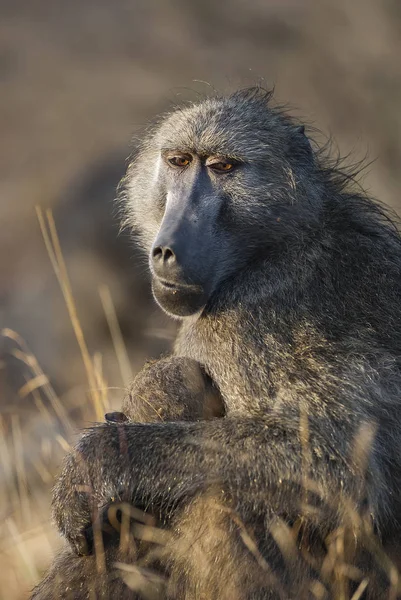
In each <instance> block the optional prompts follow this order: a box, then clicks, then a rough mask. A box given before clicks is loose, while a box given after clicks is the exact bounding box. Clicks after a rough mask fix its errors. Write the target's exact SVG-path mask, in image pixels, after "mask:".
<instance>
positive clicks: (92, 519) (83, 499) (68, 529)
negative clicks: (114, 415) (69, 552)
mask: <svg viewBox="0 0 401 600" xmlns="http://www.w3.org/2000/svg"><path fill="white" fill-rule="evenodd" d="M106 427H107V429H109V428H111V429H113V430H114V429H117V428H118V425H114V424H113V425H109V426H106ZM102 433H104V428H103V427H96V428H94V429H92V430H90V431H89V432H87V433H86V434H85V435H84V436H83V437H82V439H81V440H80V441H79V443H78V444H77V446H76V447H75V448H74V450H73V451H72V452H71V453H70V454H69V455H68V456H67V457H66V459H65V461H64V465H63V469H62V472H61V475H60V477H59V480H58V482H57V484H56V486H55V488H54V491H53V501H52V508H53V518H54V520H55V522H56V524H57V526H58V528H59V530H60V532H61V533H62V534H63V535H64V537H65V538H66V539H67V541H68V542H69V543H70V545H71V546H72V548H73V550H74V551H75V552H76V553H77V554H79V555H83V554H89V553H91V551H92V546H93V530H94V529H95V528H96V525H98V524H100V526H101V523H102V521H103V518H102V515H103V514H104V513H105V510H104V509H105V507H107V506H109V505H110V504H111V503H113V502H115V501H119V500H121V495H120V494H119V492H118V490H117V489H116V487H115V485H114V484H113V483H112V482H111V480H110V478H109V477H107V471H108V466H110V470H113V472H114V473H115V472H116V471H117V470H118V467H117V463H118V461H117V456H116V455H115V454H114V453H113V452H112V449H110V448H109V450H108V451H109V452H110V454H111V455H112V456H114V461H115V463H116V464H114V465H104V464H103V465H102V462H106V463H107V459H106V461H102V460H101V458H100V456H99V452H98V451H99V450H100V449H101V448H102V449H103V450H105V452H107V448H106V449H105V444H106V439H105V438H106V437H107V436H106V435H102ZM121 448H122V447H121ZM100 452H101V450H100ZM109 458H110V457H109ZM118 458H119V462H120V465H121V463H123V464H126V463H125V461H124V455H123V453H121V452H120V453H119V456H118ZM111 466H112V467H113V469H111ZM113 479H114V478H113ZM117 481H118V476H117Z"/></svg>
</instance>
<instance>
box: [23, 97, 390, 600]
mask: <svg viewBox="0 0 401 600" xmlns="http://www.w3.org/2000/svg"><path fill="white" fill-rule="evenodd" d="M166 150H168V151H173V152H175V151H181V152H184V153H187V154H190V155H191V156H193V160H192V159H191V160H192V162H191V163H190V165H189V166H188V168H185V169H178V171H177V169H175V170H174V169H172V167H171V165H169V163H168V160H162V159H161V158H160V156H161V152H162V153H163V152H165V151H166ZM210 155H219V156H223V157H227V160H235V161H238V166H237V167H236V168H234V169H233V170H232V171H230V172H228V173H219V174H216V173H213V172H211V170H210V169H209V168H208V167H207V166H206V165H205V160H207V158H208V157H209V156H210ZM170 197H173V200H174V201H173V202H170V204H169V203H167V208H166V198H170ZM125 198H126V202H127V214H128V217H127V222H128V223H129V224H131V225H132V227H133V228H135V229H136V230H137V231H138V232H139V234H140V238H141V241H142V244H143V246H144V248H145V249H146V250H147V252H148V253H149V255H150V261H151V262H152V252H153V251H154V248H155V247H159V246H162V245H163V244H164V246H163V247H167V245H168V243H170V245H171V247H172V248H173V249H174V248H179V249H180V252H179V253H177V260H179V261H181V259H182V262H181V263H180V269H179V270H175V271H174V277H173V276H172V277H173V279H174V278H175V277H177V280H178V284H177V288H174V286H173V287H172V288H171V289H170V292H168V291H167V290H166V289H164V288H163V289H162V292H160V287H157V286H159V282H158V278H157V277H154V280H153V285H154V289H155V295H156V299H157V300H158V302H159V304H160V305H161V306H162V308H164V309H165V310H167V312H169V314H172V315H173V316H175V317H178V318H181V317H182V316H183V315H185V316H184V318H182V325H181V329H180V333H179V335H178V338H177V341H176V344H175V350H174V355H175V357H178V358H180V357H181V358H182V359H185V361H186V360H190V361H195V363H198V364H199V365H201V367H200V368H201V380H200V381H205V382H206V383H205V385H207V386H209V385H210V384H209V379H210V380H211V382H212V383H211V385H212V386H213V387H214V388H215V389H217V390H218V393H219V397H220V398H221V401H222V403H223V405H224V412H225V416H224V417H223V418H211V419H209V420H202V419H201V418H200V417H201V416H202V410H203V409H201V410H199V406H201V407H202V401H199V395H198V391H199V387H198V386H197V385H195V388H196V390H197V391H195V392H190V393H189V395H188V397H189V398H190V400H189V401H188V405H189V406H192V404H191V403H192V402H194V406H195V407H198V408H195V409H194V417H193V418H194V421H193V422H191V421H188V417H187V414H188V411H187V412H186V411H185V408H184V409H183V410H182V412H181V415H183V416H182V417H180V415H179V413H180V410H181V409H180V408H179V399H178V400H177V391H178V392H179V396H181V395H184V396H185V391H184V390H183V385H182V382H183V381H184V380H185V377H184V378H181V380H180V378H179V377H178V378H176V377H175V375H174V376H169V375H166V376H164V375H163V376H162V375H160V377H161V381H162V383H160V382H159V383H158V384H157V385H155V391H153V389H152V387H151V386H152V385H153V384H152V378H150V379H149V378H146V375H144V376H145V379H146V382H147V383H146V385H145V389H148V394H147V395H146V398H147V404H148V401H149V400H150V401H153V400H152V399H153V398H155V400H154V402H155V406H156V411H153V412H154V413H155V414H156V413H157V412H158V411H159V409H160V408H161V406H160V401H161V399H163V402H164V399H165V398H171V404H170V406H171V410H172V412H171V414H172V417H171V418H172V419H179V420H178V421H177V422H172V421H170V422H163V423H161V422H158V420H157V419H152V417H151V416H150V413H152V410H153V409H151V410H150V412H147V411H145V413H146V417H145V418H146V419H148V417H149V420H152V421H155V422H152V423H142V424H140V423H128V424H118V425H103V426H102V425H101V426H99V427H96V428H93V429H91V430H90V431H88V432H87V433H86V434H85V435H84V436H83V437H82V439H81V440H80V442H79V443H78V445H77V448H76V450H75V452H74V453H72V454H70V455H69V456H68V457H67V458H66V460H65V463H64V467H63V471H62V474H61V477H60V479H59V481H58V482H57V484H56V487H55V490H54V499H53V511H54V517H55V520H56V523H57V525H58V527H59V529H60V532H61V533H62V534H63V535H64V536H65V537H66V539H67V540H68V541H69V542H70V544H71V545H72V547H73V548H81V549H82V548H83V546H84V541H85V539H84V537H83V532H84V531H85V529H87V528H88V527H90V525H91V519H92V516H91V515H92V514H93V513H95V514H97V512H98V510H99V507H103V506H108V505H109V504H110V502H111V500H112V499H116V498H117V499H120V500H123V501H127V502H129V503H133V504H138V505H139V506H141V507H143V508H145V509H147V510H150V511H153V513H154V514H156V515H157V516H158V517H160V519H161V523H162V525H163V523H164V526H165V527H167V528H168V529H169V530H170V531H172V532H173V538H172V540H171V543H170V544H169V545H168V548H167V549H166V554H164V555H163V556H162V558H160V557H159V559H160V560H159V563H158V568H159V569H160V571H161V572H163V573H165V572H166V573H167V574H168V579H167V584H166V587H165V588H163V591H162V592H160V593H161V594H162V596H161V597H166V598H176V599H184V598H185V599H186V600H191V599H201V598H202V599H203V598H206V599H209V598H210V599H211V598H219V599H222V600H225V599H227V600H228V599H229V598H240V599H246V600H251V599H252V600H257V599H262V598H263V599H276V598H309V597H311V595H310V593H311V592H310V586H311V585H312V584H311V581H312V580H314V579H316V578H318V577H319V569H318V568H317V572H315V570H314V569H313V568H312V567H311V566H310V565H309V564H307V563H305V561H304V560H303V559H302V557H301V556H296V557H294V556H292V558H291V559H288V561H287V560H284V558H285V556H284V558H283V555H284V554H285V553H284V552H282V548H281V546H280V544H278V545H279V546H280V549H279V548H278V545H277V539H276V537H275V536H274V535H273V533H272V531H273V530H274V527H275V526H276V525H277V523H279V522H280V521H278V518H281V519H283V520H284V521H285V522H287V523H289V524H291V525H293V524H294V522H296V521H297V519H298V518H299V516H300V515H303V523H304V530H305V531H306V532H307V535H306V534H305V535H306V537H308V539H309V550H310V551H312V550H311V548H314V549H315V550H316V555H317V557H318V559H319V560H320V559H321V558H322V554H323V555H324V552H323V551H322V546H320V545H319V543H318V540H320V539H324V538H325V537H326V535H327V534H328V533H329V532H330V531H333V530H334V529H336V528H337V527H338V526H339V525H340V524H342V525H344V526H345V528H346V529H347V530H348V531H349V532H351V533H350V535H351V538H352V539H353V540H354V542H355V540H356V542H355V543H356V552H355V556H354V560H355V564H357V565H358V566H359V567H360V568H362V569H373V567H372V564H371V558H372V557H371V556H370V554H371V549H370V550H366V547H364V542H363V539H364V538H363V535H362V533H361V527H360V526H358V525H356V524H355V523H356V521H355V520H353V519H352V518H351V517H350V515H352V514H358V515H360V514H363V515H364V516H365V517H366V515H368V518H369V520H370V522H371V523H372V526H373V527H374V528H375V530H376V532H377V533H378V535H379V536H380V537H381V540H382V541H383V542H384V543H387V542H391V541H392V540H393V539H397V538H398V537H399V532H400V508H401V502H400V499H399V489H400V478H401V411H400V403H401V401H400V390H401V368H400V367H401V364H400V356H401V354H400V351H401V319H400V306H401V304H400V300H401V240H400V236H399V234H398V232H397V230H396V227H395V225H394V224H393V222H392V221H391V219H390V218H389V217H388V216H387V214H386V212H385V211H384V210H383V209H382V208H381V207H380V206H379V205H378V204H377V203H375V202H373V201H372V200H370V199H369V198H367V197H366V195H365V194H363V193H362V192H361V190H359V189H358V188H357V187H356V186H355V185H354V181H353V178H352V176H350V175H348V174H347V173H345V172H342V171H341V170H340V169H339V168H338V166H336V165H331V164H330V163H329V162H327V161H325V159H324V158H323V157H322V155H321V154H320V153H319V152H318V151H314V150H313V146H312V145H311V143H310V141H309V140H308V138H307V137H306V136H305V134H304V131H303V128H302V126H301V127H300V126H299V125H298V124H296V123H295V122H294V121H293V120H292V119H290V118H289V117H288V116H287V115H286V114H284V112H283V111H280V110H278V109H274V108H272V107H271V105H270V94H269V93H267V92H264V91H263V90H260V89H251V90H245V91H240V92H237V93H235V94H233V95H231V96H229V97H222V98H220V97H216V98H211V99H208V100H205V101H202V102H200V103H199V104H194V105H191V106H188V107H185V108H183V109H182V110H178V111H176V112H174V113H173V114H171V115H169V116H167V117H166V118H165V119H164V120H163V121H162V122H161V124H160V125H158V126H157V127H156V128H155V130H154V131H153V132H151V133H150V135H149V137H148V139H147V140H146V141H145V142H144V145H143V148H142V149H141V151H140V152H139V154H138V156H137V157H136V159H135V160H134V162H133V163H132V164H131V165H130V166H129V169H128V174H127V178H126V182H125ZM171 211H172V212H171ZM174 217H175V221H176V222H174ZM166 223H167V225H166ZM172 223H174V227H173V226H172ZM172 227H173V228H172ZM166 232H167V233H166ZM163 236H164V237H163ZM168 236H170V237H168ZM156 238H157V239H161V240H162V242H160V243H159V242H157V244H159V245H157V244H156V246H155V240H156ZM171 240H172V241H171ZM177 240H178V241H179V243H178V242H177ZM174 244H176V246H174ZM152 270H153V268H152ZM166 273H170V271H168V270H166ZM186 277H187V278H186ZM189 281H190V282H191V284H194V286H195V287H194V289H196V293H195V292H194V294H195V296H194V297H193V296H191V298H190V299H189V300H188V297H187V292H186V290H187V288H186V287H185V286H184V288H182V287H180V286H181V283H182V282H184V284H185V285H187V284H188V282H189ZM174 283H176V281H175V280H174ZM191 311H192V312H191ZM176 360H177V358H174V357H173V358H172V359H171V366H172V369H173V371H172V373H175V374H176V372H177V371H176V370H174V369H177V362H176ZM166 361H167V362H166ZM183 364H184V367H183V371H182V372H183V373H184V374H185V373H186V366H185V365H186V364H187V363H185V362H184V363H183ZM191 364H192V365H193V362H191ZM166 367H168V359H165V360H164V363H161V364H160V371H159V370H158V367H157V364H156V365H154V366H152V367H151V369H155V370H154V373H155V377H154V381H157V379H158V376H159V374H160V373H162V372H164V373H168V368H166ZM191 368H192V367H191ZM179 369H181V367H179ZM151 372H152V371H151ZM203 373H205V374H207V375H204V374H203ZM203 377H206V379H204V380H203V379H202V378H203ZM140 380H141V377H140V378H139V380H138V381H139V382H138V386H139V387H138V389H140V386H141V383H140ZM194 380H196V377H195V378H194ZM177 381H180V383H177ZM191 381H192V378H191ZM166 382H167V383H166ZM148 383H149V387H148ZM202 386H203V383H202V384H201V386H200V388H202ZM160 389H161V390H162V392H161V393H159V392H158V391H157V390H160ZM184 389H185V385H184ZM142 390H143V387H142ZM153 393H154V396H153ZM135 394H136V392H135V386H134V392H133V393H132V395H131V398H134V399H135V398H136V395H135ZM139 395H140V394H139ZM201 396H202V392H201ZM214 397H215V396H214ZM193 398H195V400H193ZM166 405H167V406H169V402H167V404H166ZM184 405H185V401H184ZM130 406H132V404H131V403H130V402H129V401H127V402H126V404H125V410H128V412H129V410H130ZM138 408H139V407H138V406H136V408H134V409H133V413H132V415H130V416H131V417H134V419H135V414H136V412H137V410H138ZM140 410H141V409H140ZM140 410H139V413H140ZM134 413H135V414H134ZM217 414H218V413H214V412H213V411H212V412H211V413H210V412H208V413H207V416H208V417H213V416H214V415H216V416H217ZM165 420H167V421H168V420H169V417H168V415H165ZM373 431H374V433H375V435H374V436H373V435H372V432H373ZM305 432H306V433H305ZM305 439H306V445H305ZM361 440H362V442H363V443H360V442H361ZM368 442H369V443H368ZM361 448H362V450H361ZM305 471H306V472H305ZM305 477H307V479H308V478H309V479H312V480H313V486H312V489H311V490H309V489H307V486H305V481H306V480H305ZM79 485H81V486H82V485H83V486H87V489H88V490H90V493H89V494H88V493H85V492H83V491H77V486H79ZM305 494H307V496H308V503H309V504H310V505H312V508H313V510H310V511H309V512H307V513H305V511H304V508H303V506H302V502H303V500H304V498H305ZM206 510H207V513H205V511H206ZM247 532H248V533H247ZM249 532H250V533H249ZM248 534H249V535H248ZM247 535H248V537H247ZM253 539H254V540H255V544H256V545H255V546H253V545H252V544H253V542H252V541H249V540H253ZM188 541H190V544H188ZM301 542H302V541H300V540H298V542H297V543H298V544H299V545H302V543H301ZM183 548H185V549H186V550H185V552H184V551H183V550H182V549H183ZM111 552H114V551H112V550H110V553H111ZM368 555H369V556H368ZM110 556H111V554H108V558H110ZM287 558H288V557H287ZM128 560H131V561H132V560H133V557H132V556H131V557H129V558H128ZM71 561H73V564H74V567H75V569H76V571H75V574H72V573H71ZM84 561H87V562H86V566H83V565H84V564H85V563H84ZM90 561H91V562H90ZM93 561H94V559H93V557H87V558H76V557H72V555H71V554H68V556H67V557H66V558H64V559H59V561H58V563H56V566H55V567H53V570H52V571H51V573H50V575H49V576H48V578H47V579H46V580H45V582H44V583H43V584H42V587H39V588H38V591H37V592H36V595H34V598H36V599H39V598H40V599H42V598H49V597H51V596H49V590H50V589H51V585H52V584H53V585H54V577H55V574H56V573H58V574H59V575H60V574H61V575H62V574H63V572H65V573H67V579H68V577H71V579H69V580H68V585H69V587H70V588H71V589H72V590H73V595H72V597H73V598H76V599H83V598H89V591H88V589H89V588H90V586H91V585H92V584H90V583H88V581H93V572H94V562H93ZM202 561H203V562H202ZM373 562H374V561H373ZM319 564H321V563H319ZM315 569H316V567H315ZM378 571H379V574H377V573H375V574H374V575H373V571H372V576H371V581H370V583H369V586H368V589H367V592H366V593H367V594H368V596H366V597H370V598H375V599H377V598H380V597H388V587H389V585H390V584H389V580H388V578H387V576H386V574H385V573H382V572H380V569H378ZM376 576H377V579H376V583H375V577H376ZM91 577H92V579H91ZM277 578H278V579H277ZM102 581H103V584H104V590H105V591H104V594H105V595H104V597H105V598H114V597H121V598H123V597H127V598H131V597H134V596H131V595H130V594H129V593H128V591H127V590H126V589H125V588H124V589H125V592H124V593H126V594H127V596H123V595H122V594H123V592H121V589H122V588H121V586H122V583H121V580H117V583H113V581H110V580H109V579H107V583H106V582H105V580H102ZM378 581H379V583H377V582H378ZM79 584H80V585H81V587H80V588H79ZM322 585H324V586H325V587H326V596H324V597H325V598H335V597H336V595H335V594H336V584H335V582H334V583H333V582H332V581H331V579H330V576H328V575H327V576H326V579H324V577H323V579H322ZM113 586H120V587H119V588H117V587H113ZM375 586H378V587H375ZM118 590H120V591H118ZM379 590H380V591H379ZM337 591H338V590H337ZM116 594H117V595H116ZM120 594H121V595H120ZM382 595H383V596H382ZM65 597H68V596H65Z"/></svg>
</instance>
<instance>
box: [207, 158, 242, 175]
mask: <svg viewBox="0 0 401 600" xmlns="http://www.w3.org/2000/svg"><path fill="white" fill-rule="evenodd" d="M207 166H208V167H209V169H212V170H213V171H220V172H221V173H227V171H232V170H233V168H234V167H235V166H236V163H235V162H234V161H232V162H231V161H228V160H219V161H216V162H213V163H207Z"/></svg>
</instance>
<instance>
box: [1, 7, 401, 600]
mask: <svg viewBox="0 0 401 600" xmlns="http://www.w3.org/2000/svg"><path fill="white" fill-rule="evenodd" d="M202 82H203V83H202ZM254 83H262V84H264V85H265V86H266V87H271V86H272V85H275V88H276V98H277V100H278V101H279V102H285V103H287V102H288V103H290V105H291V106H293V107H294V112H295V114H297V115H298V116H300V117H305V119H306V122H307V123H309V124H311V125H313V126H316V127H318V128H319V129H321V130H322V131H323V132H324V134H325V135H327V134H333V135H334V137H335V140H336V141H337V143H338V146H339V148H340V150H341V152H342V153H343V154H346V153H348V152H350V151H352V152H353V153H354V156H355V157H356V158H360V157H361V156H363V155H365V154H366V153H368V156H369V158H370V159H375V162H374V163H373V164H372V165H371V166H370V168H369V169H368V171H367V172H366V174H365V179H364V185H365V187H366V188H367V189H368V190H369V192H370V193H372V194H374V195H376V196H377V197H379V198H380V199H381V200H383V201H384V202H386V203H388V204H390V205H391V206H392V207H394V208H395V209H396V210H398V211H399V210H400V209H401V198H400V194H399V189H400V184H401V169H400V166H401V2H400V1H399V0H381V1H380V0H353V1H347V0H331V1H329V0H315V1H307V0H305V1H303V0H231V1H224V0H223V1H219V2H215V1H212V0H202V1H197V0H196V1H195V0H192V1H190V0H187V1H186V2H184V1H181V0H176V1H173V0H165V1H163V0H154V1H152V0H130V1H128V0H79V1H78V0H68V1H66V0H51V1H49V0H42V1H40V0H30V1H29V0H25V1H24V0H0V86H1V88H0V174H1V175H0V240H1V247H0V328H10V329H12V330H15V331H17V332H18V333H19V334H20V335H21V336H22V337H23V338H24V339H25V340H26V342H27V343H28V345H29V348H30V350H31V351H32V353H33V354H34V355H35V356H36V358H37V359H38V361H39V363H40V365H41V367H42V368H43V370H44V372H45V373H46V375H48V377H49V379H50V381H51V383H52V385H53V386H54V390H55V393H56V394H57V396H58V399H59V401H60V402H61V404H62V406H63V407H64V409H65V411H66V413H67V414H68V419H69V421H70V423H71V424H72V430H73V431H75V432H78V430H79V428H81V427H84V426H85V425H88V424H90V422H92V421H93V420H94V419H95V412H94V407H93V402H92V400H91V398H90V396H89V395H88V383H87V380H86V377H85V370H84V366H83V361H82V358H81V355H80V352H79V350H78V346H77V342H76V340H75V337H74V333H73V330H72V327H71V322H70V319H69V317H68V314H67V311H66V308H65V305H64V301H63V299H62V295H61V292H60V289H59V287H58V284H57V282H56V278H55V275H54V273H53V271H52V268H51V264H50V261H49V258H48V256H47V253H46V250H45V246H44V243H43V239H42V236H41V233H40V229H39V226H38V221H37V218H36V213H35V206H36V205H40V206H42V207H43V208H48V207H51V208H52V209H53V213H54V217H55V220H56V224H57V228H58V231H59V235H60V240H61V245H62V249H63V252H64V256H65V260H66V263H67V267H68V270H69V273H70V278H71V282H72V287H73V290H74V295H75V299H76V303H77V308H78V314H79V318H80V322H81V324H82V327H83V329H84V332H85V336H86V340H87V344H88V347H89V351H90V353H91V355H92V356H93V355H96V359H95V362H96V364H97V365H99V364H100V363H101V364H102V370H103V377H104V379H105V380H106V381H107V386H108V387H109V388H110V389H109V394H108V403H109V405H110V406H114V407H118V405H119V402H120V400H121V397H122V394H123V389H122V388H123V378H122V376H121V375H120V369H119V363H118V360H117V358H116V352H115V350H114V347H113V344H112V342H111V338H110V333H109V330H108V325H107V320H106V318H105V315H104V310H103V308H102V303H101V300H100V297H99V289H98V288H99V285H101V284H107V285H108V286H109V289H110V291H111V295H112V298H113V301H114V305H115V308H116V312H117V315H118V318H119V321H120V325H121V328H122V331H123V335H124V338H125V341H126V345H127V349H128V353H129V357H130V363H131V366H132V370H133V372H135V371H136V370H137V369H138V368H139V367H140V365H141V364H142V363H143V361H144V360H145V359H146V357H148V356H150V355H158V354H159V353H160V352H165V351H167V350H168V347H169V343H170V340H171V337H172V336H173V333H174V325H173V324H172V323H169V322H168V321H167V320H166V319H165V318H164V317H163V316H162V315H161V314H160V312H159V311H158V310H157V309H156V308H155V307H154V306H153V304H152V302H151V301H150V295H149V289H148V282H147V280H146V259H144V258H143V257H142V256H141V255H140V254H139V253H138V251H137V250H136V249H135V246H134V245H133V243H132V242H130V241H129V239H128V237H127V236H126V235H125V236H124V235H122V236H119V237H118V235H117V233H118V217H117V216H116V215H115V214H114V213H115V210H114V208H113V206H114V204H113V199H114V197H115V188H116V185H117V183H118V181H119V179H120V177H121V176H122V175H123V172H124V164H125V159H126V157H127V156H128V154H129V152H130V148H131V145H130V144H131V136H132V134H140V131H141V128H143V127H144V126H146V124H147V122H148V121H149V119H151V118H152V117H153V116H154V115H155V114H157V113H158V112H160V111H163V110H169V109H171V108H173V107H174V105H175V104H177V103H179V102H180V101H181V100H182V99H183V100H186V99H195V98H196V97H197V96H198V94H200V95H201V96H202V95H203V94H208V93H210V86H211V87H215V88H217V89H218V90H219V91H230V90H232V89H234V88H236V87H238V86H244V85H249V84H254ZM134 145H135V142H134ZM3 334H4V335H3V336H2V337H1V338H0V367H1V368H0V411H1V413H0V417H1V421H0V423H1V431H0V598H1V599H7V600H14V599H18V598H24V597H27V595H28V591H29V589H30V588H31V587H32V586H33V585H34V583H35V582H36V581H37V580H38V578H39V577H40V574H41V572H42V571H43V569H44V568H45V566H46V564H47V563H48V562H49V560H50V558H51V556H52V553H53V551H54V549H55V548H56V547H57V545H58V544H59V543H60V542H59V540H58V536H57V534H56V532H55V531H54V530H53V529H52V528H51V526H50V524H49V498H50V488H51V484H52V478H53V476H54V473H55V472H56V470H57V466H58V464H59V462H60V458H61V456H62V455H63V453H64V452H65V450H66V447H67V445H66V444H67V441H68V442H71V440H72V438H73V435H72V432H71V428H70V429H66V425H65V423H64V422H63V419H62V418H61V419H59V418H58V417H57V415H56V412H55V410H54V399H53V401H52V400H51V398H49V391H48V390H47V392H46V389H44V388H42V387H38V388H37V389H36V391H35V393H34V394H32V393H29V387H28V388H27V387H26V386H25V387H22V386H24V384H25V383H26V381H28V380H30V379H32V377H33V376H34V374H33V369H32V365H31V366H29V365H26V364H25V363H26V361H27V360H28V362H29V360H32V359H29V357H28V359H27V354H26V351H25V350H24V349H23V351H22V354H21V346H20V342H19V341H18V339H12V338H13V336H14V334H13V333H12V332H10V331H7V330H6V331H4V330H3ZM14 338H15V336H14ZM24 360H25V362H24ZM42 382H43V380H42ZM37 384H38V385H39V384H40V380H38V381H37ZM32 387H35V386H34V385H32ZM21 388H22V389H21ZM50 395H51V394H50Z"/></svg>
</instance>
